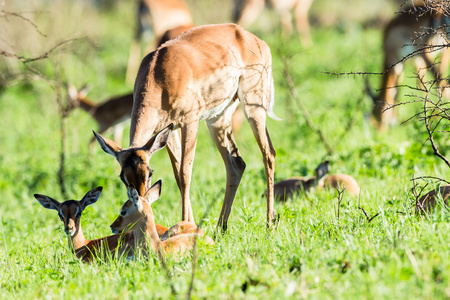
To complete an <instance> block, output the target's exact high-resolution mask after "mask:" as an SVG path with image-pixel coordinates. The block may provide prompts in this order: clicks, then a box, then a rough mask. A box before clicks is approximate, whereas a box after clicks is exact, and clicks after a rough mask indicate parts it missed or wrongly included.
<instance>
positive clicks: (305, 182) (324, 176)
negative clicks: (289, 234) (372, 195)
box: [275, 161, 360, 201]
mask: <svg viewBox="0 0 450 300" xmlns="http://www.w3.org/2000/svg"><path fill="white" fill-rule="evenodd" d="M328 171H329V162H328V161H325V162H323V163H321V164H320V165H319V166H318V167H317V168H316V170H315V176H312V177H292V178H289V179H286V180H282V181H280V182H278V183H276V184H275V197H276V198H277V199H278V200H280V201H286V200H287V199H289V198H293V197H294V195H297V194H306V193H308V192H311V193H313V192H314V191H315V189H316V188H317V189H318V190H321V189H332V188H335V189H343V188H345V190H346V192H347V193H348V194H349V195H350V196H352V197H354V196H357V195H359V192H360V188H359V186H358V183H357V182H356V180H355V179H354V178H353V177H352V176H350V175H347V174H331V175H328Z"/></svg>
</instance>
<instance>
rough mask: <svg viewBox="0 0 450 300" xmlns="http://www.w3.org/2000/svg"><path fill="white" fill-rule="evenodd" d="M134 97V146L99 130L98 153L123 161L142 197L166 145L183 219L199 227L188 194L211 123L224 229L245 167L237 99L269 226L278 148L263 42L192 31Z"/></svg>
mask: <svg viewBox="0 0 450 300" xmlns="http://www.w3.org/2000/svg"><path fill="white" fill-rule="evenodd" d="M134 95H135V99H134V106H133V113H132V118H131V128H130V146H129V148H127V149H123V148H121V147H120V146H118V145H117V144H116V143H114V142H113V141H111V140H109V139H106V138H103V137H102V136H101V135H99V134H97V133H95V132H94V134H95V137H96V138H97V141H98V142H99V144H100V146H101V148H102V149H103V150H104V151H105V152H106V153H108V154H110V155H112V156H114V157H115V158H116V160H117V161H118V162H119V164H120V166H121V168H122V171H121V179H122V181H123V182H124V183H125V185H126V186H130V185H131V184H132V185H133V186H135V187H136V188H137V190H138V193H139V195H140V196H144V195H145V193H146V190H147V188H148V186H149V185H150V177H151V174H152V170H151V169H150V168H149V165H148V163H149V160H150V158H151V156H152V154H153V153H154V152H155V151H157V150H159V149H161V148H162V147H164V146H165V145H166V143H167V149H168V152H169V156H170V160H171V162H172V167H173V170H174V174H175V178H176V181H177V183H178V187H179V188H180V191H181V197H182V221H194V217H193V213H192V208H191V202H190V198H189V190H190V184H191V174H192V165H193V161H194V155H195V146H196V143H197V130H198V123H199V121H201V120H206V123H207V125H208V128H209V131H210V133H211V136H212V138H213V140H214V142H215V144H216V146H217V149H218V150H219V152H220V154H221V156H222V159H223V161H224V164H225V168H226V172H227V182H226V191H225V199H224V203H223V206H222V211H221V213H220V216H219V222H218V226H221V227H222V228H223V229H226V227H227V223H228V218H229V215H230V212H231V207H232V205H233V201H234V198H235V196H236V192H237V189H238V186H239V183H240V181H241V178H242V175H243V172H244V169H245V163H244V160H243V159H242V157H241V156H240V153H239V150H238V148H237V146H236V143H235V140H234V137H233V134H232V130H231V116H232V114H233V112H234V111H235V110H236V107H237V106H238V104H239V101H240V102H241V103H242V106H243V110H244V112H245V116H246V118H247V120H248V122H249V124H250V127H251V128H252V131H253V134H254V136H255V138H256V141H257V143H258V146H259V148H260V150H261V153H262V156H263V161H264V166H265V173H266V184H267V191H268V193H267V221H268V223H269V224H270V223H271V221H272V220H273V217H274V213H273V199H274V198H273V183H274V181H273V180H274V171H275V148H274V147H273V145H272V142H271V141H270V137H269V134H268V132H267V129H266V114H267V115H269V116H270V117H272V118H274V119H277V117H276V116H275V115H274V113H273V106H274V86H273V78H272V57H271V53H270V48H269V46H267V44H266V43H265V42H264V41H262V40H260V39H258V38H257V37H256V36H254V35H253V34H251V33H250V32H248V31H246V30H244V29H243V28H242V27H240V26H238V25H236V24H222V25H205V26H198V27H195V28H192V29H190V30H189V31H187V32H185V33H184V34H182V35H180V36H178V37H177V38H175V39H173V40H170V41H168V42H166V43H165V44H163V45H162V46H161V47H160V48H158V49H157V50H156V51H154V52H152V53H150V54H148V55H147V56H146V57H145V58H144V59H143V60H142V63H141V67H140V69H139V72H138V75H137V78H136V82H135V86H134ZM237 100H239V101H237ZM169 124H172V125H169ZM176 128H180V129H181V141H180V138H179V136H178V132H177V131H176V130H174V131H173V132H172V134H170V132H171V131H172V129H176ZM155 132H158V133H157V134H156V135H155V136H154V137H151V136H152V135H153V134H154V133H155Z"/></svg>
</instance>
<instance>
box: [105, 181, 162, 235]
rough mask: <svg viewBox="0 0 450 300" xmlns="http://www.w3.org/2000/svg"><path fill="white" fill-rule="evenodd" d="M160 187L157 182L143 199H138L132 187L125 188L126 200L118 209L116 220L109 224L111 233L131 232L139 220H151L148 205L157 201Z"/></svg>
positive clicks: (136, 192) (160, 183) (159, 182)
mask: <svg viewBox="0 0 450 300" xmlns="http://www.w3.org/2000/svg"><path fill="white" fill-rule="evenodd" d="M161 185H162V181H161V180H158V181H157V182H156V183H155V184H154V185H153V186H152V187H150V188H149V189H148V191H147V193H146V194H145V196H144V197H140V196H139V193H138V191H137V190H136V189H135V188H134V187H133V186H129V187H128V188H127V194H128V200H127V202H125V203H124V205H123V206H122V208H121V209H120V214H119V216H118V217H117V219H116V220H115V221H114V222H113V223H112V224H111V226H110V227H111V232H112V233H113V234H118V233H121V232H122V231H123V230H132V229H133V227H134V225H136V224H137V223H138V222H139V221H140V220H143V219H145V220H147V219H148V218H150V217H151V218H153V212H152V210H151V208H150V205H151V204H152V203H153V202H155V201H156V200H158V199H159V196H160V195H161ZM149 214H151V216H149Z"/></svg>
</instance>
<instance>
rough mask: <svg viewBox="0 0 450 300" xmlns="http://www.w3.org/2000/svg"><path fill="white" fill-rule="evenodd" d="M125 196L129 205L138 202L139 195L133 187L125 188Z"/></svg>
mask: <svg viewBox="0 0 450 300" xmlns="http://www.w3.org/2000/svg"><path fill="white" fill-rule="evenodd" d="M127 195H128V199H130V201H131V203H133V204H134V205H137V204H138V203H139V202H140V200H139V193H138V192H137V190H136V188H135V187H134V185H132V184H130V185H129V186H128V187H127Z"/></svg>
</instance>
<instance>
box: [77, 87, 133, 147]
mask: <svg viewBox="0 0 450 300" xmlns="http://www.w3.org/2000/svg"><path fill="white" fill-rule="evenodd" d="M68 100H69V101H70V102H69V103H73V105H74V106H79V107H80V108H82V109H83V110H85V111H86V112H87V113H89V114H90V115H91V116H92V117H93V118H94V120H95V121H96V122H97V124H98V132H99V133H100V134H102V133H104V132H105V131H106V130H108V129H110V128H114V140H115V141H116V142H122V133H123V124H122V123H123V122H125V121H127V120H129V119H130V118H131V110H132V109H133V93H130V94H126V95H123V96H119V97H113V98H110V99H108V100H106V101H104V102H102V103H99V104H97V103H94V102H93V101H92V100H90V99H89V98H87V97H86V91H85V89H81V90H80V91H77V89H76V88H75V87H74V86H72V85H70V86H69V87H68ZM94 141H95V137H93V138H92V139H91V141H90V145H92V143H93V142H94Z"/></svg>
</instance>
